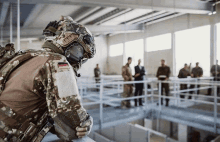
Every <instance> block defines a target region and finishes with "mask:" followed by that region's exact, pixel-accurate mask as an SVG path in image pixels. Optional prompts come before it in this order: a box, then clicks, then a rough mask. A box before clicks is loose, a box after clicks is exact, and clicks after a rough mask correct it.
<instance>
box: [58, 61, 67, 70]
mask: <svg viewBox="0 0 220 142" xmlns="http://www.w3.org/2000/svg"><path fill="white" fill-rule="evenodd" d="M58 67H59V69H69V65H68V63H65V62H59V63H58Z"/></svg>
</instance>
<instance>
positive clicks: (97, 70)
mask: <svg viewBox="0 0 220 142" xmlns="http://www.w3.org/2000/svg"><path fill="white" fill-rule="evenodd" d="M94 75H95V81H96V83H99V81H100V78H99V77H100V75H101V70H100V68H99V64H96V68H94ZM97 91H98V89H97Z"/></svg>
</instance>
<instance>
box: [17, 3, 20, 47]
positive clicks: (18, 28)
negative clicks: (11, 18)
mask: <svg viewBox="0 0 220 142" xmlns="http://www.w3.org/2000/svg"><path fill="white" fill-rule="evenodd" d="M17 14H18V15H17V51H19V50H20V46H21V45H20V43H21V41H20V0H18V1H17Z"/></svg>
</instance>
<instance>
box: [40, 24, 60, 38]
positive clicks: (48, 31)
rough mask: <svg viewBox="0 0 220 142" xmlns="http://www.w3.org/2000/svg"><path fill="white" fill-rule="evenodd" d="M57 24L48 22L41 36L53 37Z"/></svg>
mask: <svg viewBox="0 0 220 142" xmlns="http://www.w3.org/2000/svg"><path fill="white" fill-rule="evenodd" d="M58 25H59V22H57V21H52V22H50V23H49V24H48V25H47V26H46V28H45V29H44V30H43V35H45V36H55V35H56V31H57V29H58Z"/></svg>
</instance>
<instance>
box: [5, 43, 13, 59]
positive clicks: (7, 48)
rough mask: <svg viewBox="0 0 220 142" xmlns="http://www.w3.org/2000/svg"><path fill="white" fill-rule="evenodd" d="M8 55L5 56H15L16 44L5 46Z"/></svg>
mask: <svg viewBox="0 0 220 142" xmlns="http://www.w3.org/2000/svg"><path fill="white" fill-rule="evenodd" d="M5 50H6V54H5V55H4V56H10V55H14V54H15V49H14V44H13V43H8V44H6V45H5Z"/></svg>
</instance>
